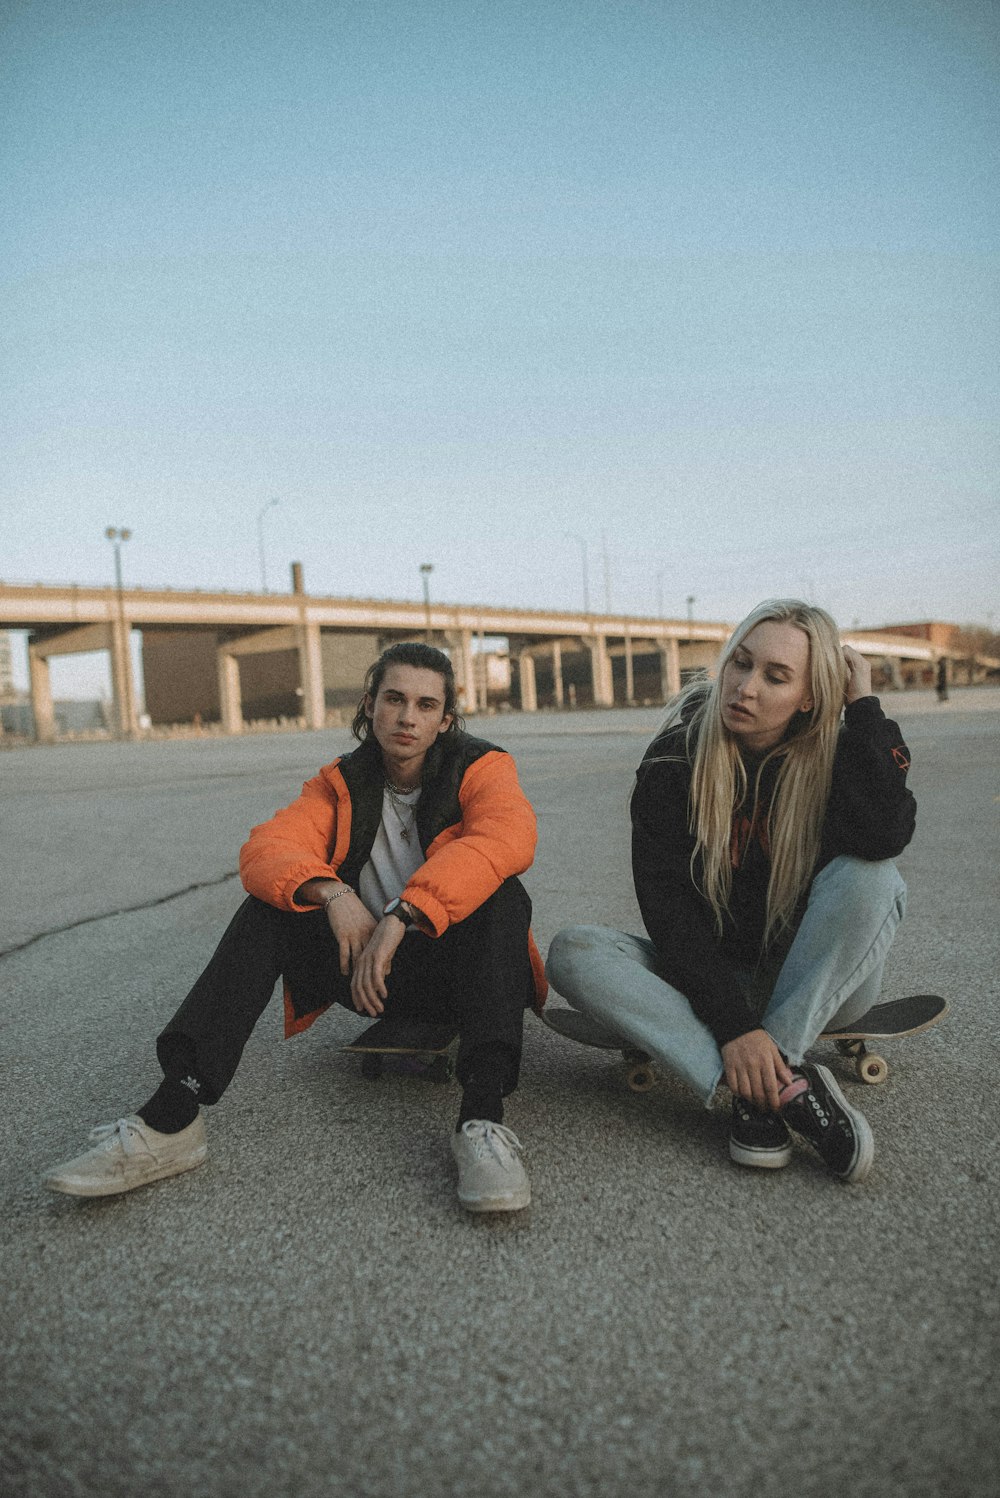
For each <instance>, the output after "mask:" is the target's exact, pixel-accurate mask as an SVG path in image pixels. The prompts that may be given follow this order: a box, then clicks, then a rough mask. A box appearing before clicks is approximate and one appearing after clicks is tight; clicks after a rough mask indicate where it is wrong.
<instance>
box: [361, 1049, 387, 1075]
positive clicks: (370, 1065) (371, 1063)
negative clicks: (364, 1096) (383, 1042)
mask: <svg viewBox="0 0 1000 1498" xmlns="http://www.w3.org/2000/svg"><path fill="white" fill-rule="evenodd" d="M361 1075H362V1076H363V1077H365V1078H366V1080H367V1081H369V1082H377V1081H378V1079H379V1077H380V1076H381V1075H382V1057H381V1056H377V1055H369V1056H362V1058H361Z"/></svg>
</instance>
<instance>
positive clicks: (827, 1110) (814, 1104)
mask: <svg viewBox="0 0 1000 1498" xmlns="http://www.w3.org/2000/svg"><path fill="white" fill-rule="evenodd" d="M796 1071H797V1072H798V1073H799V1074H800V1076H802V1077H804V1078H805V1080H806V1082H807V1083H808V1084H809V1085H808V1087H806V1088H803V1089H802V1090H801V1092H800V1093H799V1095H798V1096H797V1097H793V1098H792V1099H791V1100H790V1101H789V1102H787V1103H785V1105H784V1106H783V1108H782V1110H781V1116H782V1118H783V1119H784V1120H785V1122H786V1123H787V1124H788V1126H789V1128H792V1129H794V1130H795V1132H796V1134H801V1136H802V1138H803V1139H805V1140H806V1141H807V1143H809V1144H811V1145H812V1147H813V1149H815V1150H816V1151H817V1153H818V1154H819V1155H820V1156H821V1158H822V1160H823V1162H824V1164H825V1165H826V1167H827V1169H828V1170H830V1171H832V1172H833V1174H834V1175H835V1176H839V1177H840V1179H841V1180H842V1181H848V1182H854V1181H863V1180H864V1179H865V1177H866V1176H867V1174H868V1172H869V1171H870V1170H871V1168H872V1161H873V1160H874V1158H875V1141H874V1139H873V1138H872V1131H871V1129H870V1128H869V1127H868V1120H867V1119H866V1118H865V1116H864V1114H863V1113H859V1112H858V1110H857V1108H852V1107H851V1105H850V1103H849V1102H848V1101H847V1099H846V1098H845V1096H844V1094H843V1093H842V1092H841V1090H840V1088H839V1087H838V1086H837V1083H836V1082H835V1081H834V1079H833V1076H832V1075H831V1073H830V1072H829V1071H828V1070H827V1069H826V1067H825V1066H799V1067H796ZM791 1085H792V1086H793V1087H794V1085H795V1084H794V1083H792V1084H791Z"/></svg>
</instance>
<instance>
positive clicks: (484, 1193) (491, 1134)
mask: <svg viewBox="0 0 1000 1498" xmlns="http://www.w3.org/2000/svg"><path fill="white" fill-rule="evenodd" d="M522 1148H523V1146H522V1144H521V1141H520V1139H518V1137H517V1135H516V1134H514V1133H512V1131H511V1130H510V1129H505V1128H504V1126H503V1124H498V1123H491V1121H490V1120H489V1119H487V1118H470V1119H469V1121H468V1123H464V1124H463V1125H462V1127H461V1129H459V1131H458V1133H457V1134H452V1136H451V1152H452V1154H453V1155H454V1156H455V1159H456V1160H457V1161H458V1199H459V1201H460V1202H461V1203H462V1206H463V1207H465V1209H466V1210H467V1211H469V1212H519V1211H520V1210H521V1208H522V1207H526V1206H527V1205H528V1203H529V1202H530V1201H531V1182H530V1181H529V1180H528V1173H527V1171H526V1170H525V1168H524V1166H523V1165H522V1164H521V1162H520V1160H519V1159H518V1158H517V1157H518V1155H519V1154H520V1152H521V1150H522Z"/></svg>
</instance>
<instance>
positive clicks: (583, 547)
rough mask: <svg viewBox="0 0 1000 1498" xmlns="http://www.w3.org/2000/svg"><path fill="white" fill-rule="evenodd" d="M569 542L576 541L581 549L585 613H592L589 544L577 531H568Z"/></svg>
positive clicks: (566, 533)
mask: <svg viewBox="0 0 1000 1498" xmlns="http://www.w3.org/2000/svg"><path fill="white" fill-rule="evenodd" d="M565 536H566V539H567V541H575V542H576V544H577V546H579V548H580V562H581V565H582V567H583V612H584V613H585V614H589V613H590V578H589V576H588V573H587V543H586V541H585V540H584V538H583V536H581V535H578V533H577V532H576V531H566V532H565Z"/></svg>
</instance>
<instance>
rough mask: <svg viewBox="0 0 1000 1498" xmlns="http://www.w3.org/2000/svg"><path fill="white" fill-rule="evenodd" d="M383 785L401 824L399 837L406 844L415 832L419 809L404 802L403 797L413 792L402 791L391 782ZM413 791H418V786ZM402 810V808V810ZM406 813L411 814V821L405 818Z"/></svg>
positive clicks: (386, 781) (385, 781) (385, 782)
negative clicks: (404, 813)
mask: <svg viewBox="0 0 1000 1498" xmlns="http://www.w3.org/2000/svg"><path fill="white" fill-rule="evenodd" d="M383 783H384V785H385V788H386V790H387V791H388V793H389V805H390V806H391V807H392V809H393V811H394V812H395V813H396V821H397V822H398V823H399V835H400V837H401V838H402V839H403V842H404V843H408V842H409V841H410V833H411V832H412V831H413V828H414V825H415V823H416V820H417V809H416V807H415V806H411V805H410V803H409V801H403V800H402V799H401V797H402V796H404V795H412V791H401V790H400V789H399V787H398V786H395V785H393V784H392V782H391V781H390V780H384V781H383ZM413 790H417V786H414V787H413ZM400 808H402V810H401V809H400ZM404 811H408V812H409V813H410V816H409V820H407V818H406V817H404V815H403V812H404Z"/></svg>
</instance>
